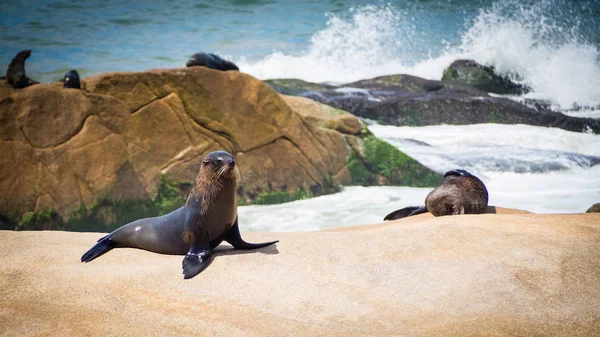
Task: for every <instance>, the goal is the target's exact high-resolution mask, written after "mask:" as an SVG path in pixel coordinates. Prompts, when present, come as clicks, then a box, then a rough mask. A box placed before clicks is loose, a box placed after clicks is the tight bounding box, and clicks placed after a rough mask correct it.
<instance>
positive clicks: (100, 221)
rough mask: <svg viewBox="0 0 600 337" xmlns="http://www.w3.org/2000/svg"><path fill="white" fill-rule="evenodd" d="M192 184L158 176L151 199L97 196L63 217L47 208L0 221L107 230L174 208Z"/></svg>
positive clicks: (23, 225)
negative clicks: (156, 188) (103, 197)
mask: <svg viewBox="0 0 600 337" xmlns="http://www.w3.org/2000/svg"><path fill="white" fill-rule="evenodd" d="M191 187H192V184H190V183H184V182H178V181H173V180H169V179H167V178H166V177H165V176H161V178H160V183H159V186H158V193H157V195H156V198H154V199H153V200H152V199H132V200H108V199H100V200H97V201H96V202H95V203H94V204H93V205H90V206H88V207H86V206H83V205H82V206H80V207H79V208H77V209H76V210H75V211H73V212H72V213H71V214H69V216H68V217H67V218H66V219H64V218H63V217H61V216H60V215H59V214H58V213H57V212H56V211H55V210H52V209H47V210H43V211H34V212H27V213H25V214H24V215H23V216H22V218H21V220H20V221H13V220H10V219H4V218H2V217H0V221H1V225H2V228H3V229H15V230H44V229H47V230H48V229H54V230H70V231H99V232H110V231H112V230H114V229H116V228H118V227H120V226H122V225H124V224H127V223H129V222H132V221H134V220H137V219H142V218H147V217H154V216H159V215H163V214H167V213H170V212H172V211H174V210H176V209H177V208H179V207H181V206H183V205H184V204H185V201H186V199H187V195H188V194H189V192H190V190H191ZM3 219H4V220H3ZM15 224H16V225H15Z"/></svg>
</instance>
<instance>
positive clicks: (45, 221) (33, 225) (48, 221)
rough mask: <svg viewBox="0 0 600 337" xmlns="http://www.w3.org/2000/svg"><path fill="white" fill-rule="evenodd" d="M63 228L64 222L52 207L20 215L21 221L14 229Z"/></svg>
mask: <svg viewBox="0 0 600 337" xmlns="http://www.w3.org/2000/svg"><path fill="white" fill-rule="evenodd" d="M44 229H63V230H64V229H65V224H64V222H63V220H62V219H61V217H60V216H59V215H58V213H57V212H56V211H55V210H53V209H45V210H43V211H37V212H27V213H25V214H23V217H21V221H19V223H18V224H17V226H16V227H15V230H44Z"/></svg>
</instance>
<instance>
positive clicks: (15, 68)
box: [6, 50, 40, 89]
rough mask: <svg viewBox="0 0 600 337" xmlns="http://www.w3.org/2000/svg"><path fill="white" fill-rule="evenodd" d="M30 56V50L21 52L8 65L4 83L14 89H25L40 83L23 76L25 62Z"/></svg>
mask: <svg viewBox="0 0 600 337" xmlns="http://www.w3.org/2000/svg"><path fill="white" fill-rule="evenodd" d="M29 56H31V50H21V51H20V52H19V53H18V54H17V55H16V56H15V57H14V58H13V59H12V61H10V64H9V65H8V69H7V70H6V82H8V84H10V85H11V86H12V87H13V88H15V89H22V88H26V87H28V86H30V85H34V84H38V83H40V82H37V81H34V80H32V79H30V78H28V77H27V76H26V75H25V60H27V58H29Z"/></svg>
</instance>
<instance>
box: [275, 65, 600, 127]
mask: <svg viewBox="0 0 600 337" xmlns="http://www.w3.org/2000/svg"><path fill="white" fill-rule="evenodd" d="M284 84H285V80H279V81H278V88H285V85H284ZM278 90H279V89H278ZM282 92H287V91H286V90H283V91H282ZM296 95H298V96H303V97H308V98H311V99H313V100H315V101H318V102H321V103H324V104H327V105H330V106H332V107H335V108H338V109H343V110H346V111H349V112H351V113H352V114H354V115H355V116H358V117H363V118H368V119H372V120H376V121H378V122H379V123H382V124H389V125H397V126H423V125H438V124H452V125H466V124H477V123H501V124H529V125H537V126H547V127H557V128H561V129H565V130H569V131H575V132H588V131H591V132H594V133H600V121H599V120H596V119H593V118H577V117H571V116H567V115H564V114H562V113H559V112H555V111H551V110H548V108H547V106H544V105H537V107H536V108H532V107H529V106H526V105H524V104H521V103H518V102H515V101H513V100H510V99H506V98H501V97H492V96H490V95H488V94H487V93H486V92H483V91H480V90H478V89H476V88H474V87H470V86H467V85H463V84H460V83H454V82H445V81H431V80H426V79H422V78H419V77H415V76H410V75H390V76H382V77H377V78H373V79H369V80H362V81H358V82H354V83H349V84H346V85H344V86H341V87H336V88H332V89H324V90H309V91H305V92H302V93H298V94H296Z"/></svg>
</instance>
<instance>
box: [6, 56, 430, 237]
mask: <svg viewBox="0 0 600 337" xmlns="http://www.w3.org/2000/svg"><path fill="white" fill-rule="evenodd" d="M83 82H84V87H85V90H67V89H63V88H62V87H61V86H60V85H59V84H50V85H45V84H40V85H36V86H32V87H28V88H25V89H20V90H13V89H10V88H2V90H1V91H0V94H1V95H2V96H0V153H2V156H1V157H0V189H1V190H2V191H3V193H2V194H0V228H1V227H5V228H6V227H7V225H6V223H10V222H11V219H13V221H12V222H14V219H17V220H18V219H22V220H24V219H25V217H22V215H23V214H24V213H26V212H29V211H36V212H38V213H36V214H29V215H28V216H27V217H26V219H27V221H26V222H27V224H24V225H23V226H21V227H22V228H24V229H48V228H46V224H45V223H44V221H45V220H50V219H54V218H55V215H54V213H53V212H57V213H58V214H59V215H60V216H61V217H63V218H77V221H78V224H77V225H73V226H66V227H64V228H69V229H82V227H80V226H88V227H85V228H87V229H91V228H96V229H101V228H102V227H100V228H97V227H93V226H92V227H89V226H90V224H89V223H90V220H89V218H90V217H93V218H99V219H98V221H104V220H106V219H107V218H108V219H109V220H106V221H109V222H111V223H113V224H112V225H111V226H113V225H114V226H116V225H118V224H122V223H123V222H127V221H130V220H132V219H135V218H136V217H141V216H144V215H145V216H149V215H153V214H154V213H157V212H158V213H162V212H163V211H169V210H170V209H173V207H175V208H176V207H179V206H181V205H182V204H183V203H184V202H185V196H186V193H187V190H186V189H189V186H190V185H191V183H192V182H193V181H194V180H195V178H196V176H197V173H198V169H199V167H200V163H201V160H202V158H203V156H204V155H205V154H206V153H207V152H209V151H213V150H217V149H224V150H226V151H229V152H231V153H233V154H235V155H236V157H237V161H238V163H239V168H240V172H241V176H242V180H241V187H240V189H239V191H238V193H239V195H240V200H241V202H246V203H251V202H253V201H255V200H257V199H260V200H265V199H264V198H261V196H264V195H265V194H269V193H278V196H281V195H284V196H285V197H286V198H287V199H285V198H284V201H285V200H289V198H290V195H299V196H303V197H305V196H311V195H319V194H324V193H331V192H333V191H336V190H337V189H338V187H337V186H338V185H340V184H341V185H345V184H352V183H353V182H354V181H356V180H357V179H355V177H353V176H352V170H349V168H348V167H349V166H350V167H354V166H356V162H355V159H356V158H358V159H359V161H360V164H361V165H363V166H365V167H367V168H372V167H376V166H377V165H378V164H379V163H378V162H369V160H370V158H371V159H372V158H374V156H372V155H371V156H370V155H369V153H366V154H365V153H364V152H365V151H363V148H364V146H363V143H365V142H367V143H368V144H370V143H372V142H368V141H370V140H372V139H373V137H372V136H371V135H370V134H369V132H368V130H367V129H366V128H364V127H363V126H362V125H361V123H360V122H359V120H358V119H357V118H355V117H354V116H352V115H350V114H346V115H345V116H339V117H336V118H334V119H331V118H330V117H329V115H328V113H327V111H326V109H321V110H322V111H321V110H319V109H318V107H317V108H316V110H315V112H306V114H310V115H311V117H310V118H309V120H307V119H305V118H304V117H303V116H301V115H300V114H299V113H298V111H296V110H302V105H300V108H298V106H296V107H295V108H294V109H292V108H290V106H289V105H288V104H287V103H286V101H285V100H284V99H283V98H281V97H280V95H279V94H277V93H276V92H274V91H273V90H271V88H269V87H268V86H267V85H265V84H264V83H262V82H261V81H259V80H257V79H255V78H253V77H251V76H249V75H246V74H243V73H239V72H220V71H215V70H211V69H206V68H204V67H192V68H187V69H171V70H151V71H147V72H140V73H109V74H102V75H97V76H93V77H90V78H86V79H84V81H83ZM305 108H306V109H309V108H310V109H313V108H315V107H314V106H311V107H309V106H306V107H305ZM307 118H308V117H307ZM330 120H331V122H330ZM311 121H312V122H311ZM379 142H381V141H379ZM367 152H368V151H367ZM400 154H401V152H399V151H397V150H396V152H395V155H400ZM411 160H412V159H411ZM415 163H416V162H415V161H414V160H412V161H411V162H410V165H411V166H410V167H411V169H410V172H412V173H415V174H414V175H413V176H411V177H406V176H402V177H400V176H397V177H395V176H394V177H390V178H389V179H387V180H386V179H371V180H370V181H369V182H368V183H372V184H407V185H417V186H419V185H425V186H433V185H435V184H436V183H437V179H439V175H438V174H436V173H434V172H432V171H430V170H428V169H426V168H424V167H423V166H421V165H419V164H418V163H417V164H415ZM407 165H408V164H407ZM407 165H404V166H402V165H399V166H398V167H397V168H398V170H404V171H407V168H408V166H407ZM371 171H372V173H373V174H374V175H377V174H379V173H378V172H377V169H371ZM382 174H383V173H381V174H380V175H382ZM163 175H164V176H165V177H166V178H168V180H169V181H174V182H177V184H175V186H171V185H168V184H166V183H164V181H163V179H161V178H160V177H161V176H163ZM383 175H384V176H385V174H383ZM388 176H389V174H388ZM361 177H362V174H361ZM361 182H362V180H361ZM171 197H173V198H175V199H173V200H171V199H169V198H171ZM131 200H136V202H135V203H132V202H131ZM156 200H158V201H159V204H158V205H155V204H153V203H152V202H150V203H149V202H148V201H156ZM116 208H119V211H118V212H116V211H115V209H116ZM75 211H77V212H75ZM40 212H46V213H44V214H40ZM74 212H75V213H76V214H74ZM115 212H116V213H117V214H115ZM125 213H127V214H126V215H123V216H121V215H119V214H125ZM44 219H45V220H44ZM86 219H87V220H86ZM86 223H87V225H86ZM8 227H10V225H8ZM109 227H110V226H109ZM59 228H63V227H59Z"/></svg>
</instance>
